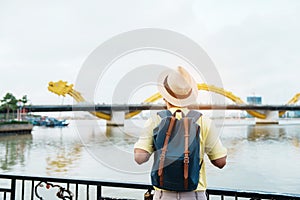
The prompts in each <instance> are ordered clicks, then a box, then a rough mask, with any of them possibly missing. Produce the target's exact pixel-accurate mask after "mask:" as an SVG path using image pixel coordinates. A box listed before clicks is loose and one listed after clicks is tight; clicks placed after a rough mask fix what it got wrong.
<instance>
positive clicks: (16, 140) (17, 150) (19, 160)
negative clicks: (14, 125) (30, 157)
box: [0, 134, 32, 171]
mask: <svg viewBox="0 0 300 200" xmlns="http://www.w3.org/2000/svg"><path fill="white" fill-rule="evenodd" d="M31 144H32V135H31V134H25V135H10V136H1V137H0V168H1V169H2V170H5V171H7V170H11V169H12V168H13V167H14V166H15V165H19V164H20V165H22V166H24V163H25V155H26V154H25V152H26V151H29V150H30V148H31Z"/></svg>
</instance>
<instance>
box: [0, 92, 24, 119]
mask: <svg viewBox="0 0 300 200" xmlns="http://www.w3.org/2000/svg"><path fill="white" fill-rule="evenodd" d="M0 102H1V104H0V111H2V112H3V111H6V120H8V119H9V113H10V112H12V113H14V112H15V111H16V110H17V109H18V106H17V103H18V102H22V104H23V105H25V104H26V103H27V102H28V99H27V95H24V96H23V97H22V98H21V99H17V98H16V97H15V96H14V95H13V94H12V93H9V92H8V93H6V95H5V96H4V97H3V98H2V99H1V100H0Z"/></svg>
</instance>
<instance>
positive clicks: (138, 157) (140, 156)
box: [134, 148, 151, 165]
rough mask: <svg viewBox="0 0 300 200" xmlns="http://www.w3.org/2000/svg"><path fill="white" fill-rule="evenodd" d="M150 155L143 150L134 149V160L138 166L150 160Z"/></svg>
mask: <svg viewBox="0 0 300 200" xmlns="http://www.w3.org/2000/svg"><path fill="white" fill-rule="evenodd" d="M150 155H151V154H150V153H148V152H147V151H145V150H143V149H138V148H136V149H134V160H135V162H137V164H139V165H141V164H143V163H144V162H147V161H148V160H149V158H150Z"/></svg>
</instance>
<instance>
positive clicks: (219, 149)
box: [200, 117, 227, 160]
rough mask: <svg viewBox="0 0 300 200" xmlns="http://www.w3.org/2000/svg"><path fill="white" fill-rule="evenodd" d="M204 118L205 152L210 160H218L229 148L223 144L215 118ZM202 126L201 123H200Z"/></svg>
mask: <svg viewBox="0 0 300 200" xmlns="http://www.w3.org/2000/svg"><path fill="white" fill-rule="evenodd" d="M201 118H203V119H202V123H201V124H202V129H201V130H202V131H203V132H204V133H203V134H202V136H203V137H204V139H205V143H204V144H205V147H204V150H205V153H206V154H207V156H208V157H209V159H210V160H216V159H218V158H222V157H224V156H226V155H227V149H226V148H225V147H224V146H223V144H222V142H221V140H220V137H219V136H220V130H218V129H217V128H216V126H215V123H214V122H213V120H210V119H208V118H205V117H201ZM200 127H201V125H200Z"/></svg>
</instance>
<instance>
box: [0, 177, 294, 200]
mask: <svg viewBox="0 0 300 200" xmlns="http://www.w3.org/2000/svg"><path fill="white" fill-rule="evenodd" d="M0 181H1V182H0V184H1V188H0V199H3V200H36V199H39V200H47V199H51V200H52V199H53V197H51V198H49V197H48V198H47V197H45V196H44V195H45V192H42V191H41V190H44V191H47V190H51V189H53V190H54V191H55V196H56V199H65V200H67V199H70V200H84V199H86V200H100V199H102V200H105V199H107V200H112V199H119V200H120V199H128V198H124V197H122V198H120V197H119V198H117V197H105V195H103V194H102V192H103V188H105V187H110V188H111V187H112V188H126V189H128V190H129V189H136V190H138V189H139V190H141V191H140V192H141V198H140V199H143V194H144V193H145V192H146V191H150V190H152V186H151V185H146V184H135V183H117V182H106V181H93V180H78V179H63V178H51V177H33V176H15V175H0ZM207 196H208V199H222V200H223V199H225V198H226V199H227V197H231V198H230V199H239V198H241V199H244V198H246V199H299V200H300V194H277V193H263V192H253V191H236V190H225V189H208V190H207Z"/></svg>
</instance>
